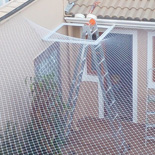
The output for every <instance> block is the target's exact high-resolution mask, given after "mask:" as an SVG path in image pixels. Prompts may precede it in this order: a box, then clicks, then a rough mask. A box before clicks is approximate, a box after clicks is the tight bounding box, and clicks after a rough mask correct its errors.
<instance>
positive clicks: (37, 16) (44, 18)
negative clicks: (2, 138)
mask: <svg viewBox="0 0 155 155" xmlns="http://www.w3.org/2000/svg"><path fill="white" fill-rule="evenodd" d="M63 12H64V1H63V0H57V1H53V0H36V1H35V2H33V3H31V4H30V5H29V6H27V7H26V8H24V9H23V10H21V11H20V12H18V13H16V14H15V15H13V16H11V17H10V18H8V19H6V20H4V21H3V22H2V23H0V107H1V108H0V123H4V122H7V121H9V120H11V121H12V120H16V121H17V122H18V121H20V124H21V125H22V124H24V123H25V122H23V120H24V119H25V121H27V119H28V117H27V113H28V109H29V107H30V102H29V97H28V93H29V92H28V90H27V87H26V85H25V78H26V77H27V76H28V77H30V76H33V75H34V64H33V60H34V58H35V57H36V56H37V55H38V54H39V53H41V52H42V51H43V50H45V49H46V48H47V47H48V46H49V45H50V44H49V43H45V42H43V41H42V40H41V38H40V36H39V35H38V34H37V33H36V32H35V31H34V29H33V28H32V27H31V26H30V25H29V23H27V21H25V20H24V18H23V17H26V18H28V19H30V20H32V21H33V22H35V23H37V24H39V25H41V26H43V27H46V28H48V29H53V28H55V27H56V26H58V25H59V24H61V23H62V22H63ZM65 31H66V30H64V32H65ZM21 122H22V123H21ZM1 128H3V126H1Z"/></svg>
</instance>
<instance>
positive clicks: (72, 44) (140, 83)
mask: <svg viewBox="0 0 155 155" xmlns="http://www.w3.org/2000/svg"><path fill="white" fill-rule="evenodd" d="M99 31H100V33H99V34H100V35H101V34H102V33H105V31H106V30H102V29H100V30H99ZM63 32H64V33H66V35H65V34H60V33H57V32H51V31H50V30H48V29H45V28H43V27H41V26H39V25H37V24H34V23H33V22H30V21H28V20H26V19H24V18H23V17H20V16H17V17H14V18H13V19H11V20H10V21H8V22H6V23H4V24H2V25H0V104H1V105H0V107H1V108H0V155H24V154H29V155H33V154H38V155H46V154H49V155H75V154H77V155H79V154H93V155H95V154H102V155H103V154H105V155H107V154H109V155H110V154H111V155H117V154H133V155H135V154H144V155H145V154H150V155H154V154H155V92H154V90H153V89H152V88H153V86H152V87H151V86H150V83H149V82H150V81H152V83H153V82H154V81H155V78H154V77H155V74H154V73H155V72H154V69H153V67H154V64H155V63H152V64H153V65H152V69H151V68H150V70H149V71H148V67H147V66H148V56H147V54H148V52H147V46H148V45H147V44H148V42H149V41H147V40H146V37H147V35H146V30H145V31H143V30H137V32H138V33H137V32H135V31H132V30H131V29H125V28H123V29H119V28H114V29H113V30H112V31H110V32H109V33H108V34H107V35H106V36H105V38H104V39H102V41H100V42H99V44H97V45H93V43H94V42H95V41H94V40H87V39H81V38H75V37H76V36H77V37H78V36H80V35H79V33H80V32H81V30H78V29H77V27H74V28H68V29H64V30H63ZM50 33H51V34H52V35H50V36H49V37H48V38H46V36H47V35H49V34H50ZM70 34H73V36H69V35H70ZM45 38H46V40H43V39H45ZM151 46H152V45H151ZM152 47H153V48H152V51H155V45H154V46H152ZM153 60H154V58H153V56H152V61H153Z"/></svg>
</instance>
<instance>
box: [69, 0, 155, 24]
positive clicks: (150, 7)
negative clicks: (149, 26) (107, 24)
mask: <svg viewBox="0 0 155 155" xmlns="http://www.w3.org/2000/svg"><path fill="white" fill-rule="evenodd" d="M95 1H96V0H78V1H76V3H75V5H74V7H73V8H72V10H71V12H70V13H71V14H73V15H74V14H76V13H82V14H85V15H87V14H89V10H90V8H91V6H92V5H93V4H94V2H95ZM98 1H99V2H100V3H99V4H98V5H97V6H96V8H95V9H94V11H93V14H94V15H96V16H97V17H98V18H114V19H116V18H118V19H127V20H128V19H130V20H148V21H149V20H150V21H155V0H98Z"/></svg>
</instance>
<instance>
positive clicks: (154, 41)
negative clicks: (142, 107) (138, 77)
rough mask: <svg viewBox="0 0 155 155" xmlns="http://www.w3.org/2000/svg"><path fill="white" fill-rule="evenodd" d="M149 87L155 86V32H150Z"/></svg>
mask: <svg viewBox="0 0 155 155" xmlns="http://www.w3.org/2000/svg"><path fill="white" fill-rule="evenodd" d="M147 63H148V67H147V70H148V71H147V78H148V79H147V80H148V88H155V33H153V32H149V33H148V60H147Z"/></svg>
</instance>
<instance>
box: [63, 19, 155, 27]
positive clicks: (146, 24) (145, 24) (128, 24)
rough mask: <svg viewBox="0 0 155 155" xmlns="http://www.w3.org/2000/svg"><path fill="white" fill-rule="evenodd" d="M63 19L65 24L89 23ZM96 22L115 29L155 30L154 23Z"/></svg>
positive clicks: (84, 20)
mask: <svg viewBox="0 0 155 155" xmlns="http://www.w3.org/2000/svg"><path fill="white" fill-rule="evenodd" d="M64 19H65V21H66V22H67V23H80V24H84V23H86V22H88V21H89V19H88V18H74V17H65V18H64ZM96 22H97V24H98V25H107V26H112V25H114V24H115V27H118V28H132V29H150V30H155V22H144V21H129V20H111V19H96Z"/></svg>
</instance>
